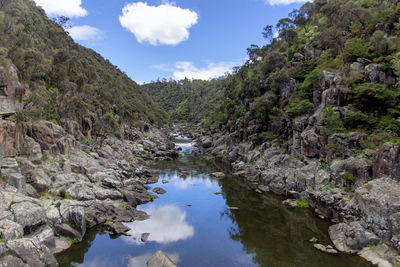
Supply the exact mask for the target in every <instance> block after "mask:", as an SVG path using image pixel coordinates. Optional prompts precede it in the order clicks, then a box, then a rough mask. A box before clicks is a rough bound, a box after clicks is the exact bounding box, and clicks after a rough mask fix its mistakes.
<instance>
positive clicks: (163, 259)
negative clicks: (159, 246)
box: [146, 250, 177, 267]
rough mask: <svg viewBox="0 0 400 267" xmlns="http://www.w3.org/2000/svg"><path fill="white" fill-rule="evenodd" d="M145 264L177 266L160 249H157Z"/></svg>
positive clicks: (162, 266)
mask: <svg viewBox="0 0 400 267" xmlns="http://www.w3.org/2000/svg"><path fill="white" fill-rule="evenodd" d="M146 264H147V266H148V267H177V265H176V264H175V263H174V262H173V261H172V260H171V259H170V258H169V257H168V256H167V255H165V253H164V252H162V251H161V250H159V251H157V252H156V253H155V254H154V255H153V257H151V259H150V260H149V261H148V262H147V263H146Z"/></svg>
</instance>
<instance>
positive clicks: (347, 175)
mask: <svg viewBox="0 0 400 267" xmlns="http://www.w3.org/2000/svg"><path fill="white" fill-rule="evenodd" d="M343 180H344V181H345V182H346V183H349V184H354V183H355V182H356V178H355V177H354V176H353V174H351V173H349V172H345V173H344V175H343Z"/></svg>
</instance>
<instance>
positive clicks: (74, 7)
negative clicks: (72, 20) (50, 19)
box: [34, 0, 88, 17]
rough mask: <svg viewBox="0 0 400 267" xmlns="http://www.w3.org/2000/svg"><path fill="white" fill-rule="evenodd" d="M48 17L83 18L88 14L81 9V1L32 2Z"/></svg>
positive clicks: (46, 0)
mask: <svg viewBox="0 0 400 267" xmlns="http://www.w3.org/2000/svg"><path fill="white" fill-rule="evenodd" d="M34 1H35V2H36V4H37V5H38V6H41V7H42V8H43V9H44V10H45V11H46V13H47V15H49V16H66V17H84V16H86V15H87V14H88V12H87V11H86V9H84V8H83V7H81V5H82V0H34Z"/></svg>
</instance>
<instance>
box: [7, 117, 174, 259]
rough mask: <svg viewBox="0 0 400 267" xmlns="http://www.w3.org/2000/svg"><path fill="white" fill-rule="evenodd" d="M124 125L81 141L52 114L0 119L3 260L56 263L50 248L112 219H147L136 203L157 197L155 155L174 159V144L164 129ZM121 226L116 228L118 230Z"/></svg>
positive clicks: (114, 224) (74, 239) (66, 243)
mask: <svg viewBox="0 0 400 267" xmlns="http://www.w3.org/2000/svg"><path fill="white" fill-rule="evenodd" d="M145 128H146V131H143V132H142V131H139V130H136V129H132V128H130V127H128V126H125V127H124V130H123V132H122V133H121V139H116V138H106V139H104V140H103V141H102V144H101V145H100V144H97V145H96V144H94V143H92V144H90V145H89V144H85V143H83V142H82V143H81V142H80V141H79V139H77V138H76V137H75V136H74V135H73V133H72V132H67V131H66V130H64V129H63V128H62V127H61V126H59V125H56V124H54V123H51V122H48V121H36V122H32V123H28V124H26V125H23V126H18V125H17V124H16V123H13V122H11V121H0V147H1V149H2V150H1V152H2V153H1V154H0V155H1V156H0V177H1V181H0V187H1V188H0V199H1V201H0V202H1V205H0V237H1V242H0V265H1V266H57V265H58V264H57V261H56V260H55V258H54V256H53V254H54V253H57V252H60V251H62V250H64V249H66V248H68V247H69V246H71V244H73V243H75V242H80V241H81V240H82V238H83V236H84V235H85V232H86V231H87V229H89V228H91V227H94V226H96V225H98V224H103V223H105V222H107V224H108V225H110V228H111V230H110V231H112V232H113V233H114V234H117V233H118V234H119V233H123V232H124V229H122V230H121V227H120V225H118V222H122V221H123V222H128V221H132V220H143V219H146V218H147V215H146V214H145V213H143V212H139V211H137V210H136V209H135V207H136V206H137V205H139V204H142V203H146V202H149V201H151V200H152V199H154V198H156V196H152V195H150V193H149V192H148V191H147V189H148V188H149V187H147V186H146V184H147V183H151V182H154V181H156V180H157V179H158V172H157V171H154V170H151V168H150V167H149V162H151V161H152V160H155V159H157V160H165V159H172V158H173V157H175V156H176V152H175V151H174V150H173V148H174V145H173V144H172V143H170V141H169V140H168V138H167V137H166V136H165V135H164V134H162V133H161V132H160V131H159V130H155V129H150V127H145ZM118 229H119V230H121V231H119V230H118Z"/></svg>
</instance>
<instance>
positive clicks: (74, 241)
mask: <svg viewBox="0 0 400 267" xmlns="http://www.w3.org/2000/svg"><path fill="white" fill-rule="evenodd" d="M63 238H64V240H66V241H68V242H69V243H70V244H71V245H73V244H78V243H79V240H78V239H76V238H71V237H63Z"/></svg>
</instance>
